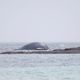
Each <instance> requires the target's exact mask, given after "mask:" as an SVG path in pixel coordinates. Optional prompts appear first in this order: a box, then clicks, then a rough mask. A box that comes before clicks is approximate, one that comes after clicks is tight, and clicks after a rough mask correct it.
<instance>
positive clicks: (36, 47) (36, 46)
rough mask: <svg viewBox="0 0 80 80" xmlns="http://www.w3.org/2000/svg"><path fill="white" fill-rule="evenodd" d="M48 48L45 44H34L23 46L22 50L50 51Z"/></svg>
mask: <svg viewBox="0 0 80 80" xmlns="http://www.w3.org/2000/svg"><path fill="white" fill-rule="evenodd" d="M48 49H49V48H48V46H47V45H46V44H43V43H39V42H33V43H29V44H27V45H25V46H23V47H22V48H21V49H20V50H48Z"/></svg>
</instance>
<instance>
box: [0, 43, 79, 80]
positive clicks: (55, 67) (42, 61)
mask: <svg viewBox="0 0 80 80" xmlns="http://www.w3.org/2000/svg"><path fill="white" fill-rule="evenodd" d="M23 45H24V44H9V43H7V44H1V45H0V52H2V51H7V50H11V49H17V48H19V47H21V46H23ZM48 45H49V46H50V48H65V47H79V46H80V44H79V43H75V44H72V43H71V44H70V43H68V44H62V43H57V44H48ZM0 80H80V54H0Z"/></svg>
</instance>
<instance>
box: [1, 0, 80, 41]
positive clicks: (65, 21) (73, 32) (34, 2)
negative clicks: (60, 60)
mask: <svg viewBox="0 0 80 80" xmlns="http://www.w3.org/2000/svg"><path fill="white" fill-rule="evenodd" d="M33 41H39V42H40V41H41V42H80V0H0V42H33Z"/></svg>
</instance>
